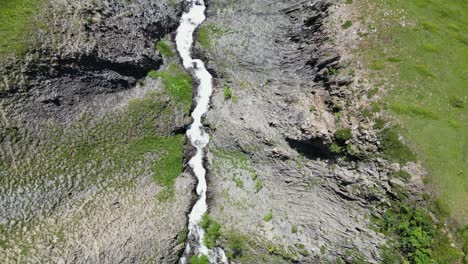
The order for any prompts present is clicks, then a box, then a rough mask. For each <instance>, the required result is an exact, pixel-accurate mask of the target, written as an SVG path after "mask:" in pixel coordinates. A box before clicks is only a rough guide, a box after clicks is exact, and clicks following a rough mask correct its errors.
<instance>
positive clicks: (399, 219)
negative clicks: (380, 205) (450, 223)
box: [379, 201, 461, 264]
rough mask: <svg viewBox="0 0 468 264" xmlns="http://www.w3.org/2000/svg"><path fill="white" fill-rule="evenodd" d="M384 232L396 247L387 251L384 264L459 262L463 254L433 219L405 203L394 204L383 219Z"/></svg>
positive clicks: (381, 221) (381, 222)
mask: <svg viewBox="0 0 468 264" xmlns="http://www.w3.org/2000/svg"><path fill="white" fill-rule="evenodd" d="M379 224H380V226H381V230H382V231H383V232H384V234H386V235H387V236H394V241H395V242H394V244H393V245H392V247H391V248H387V249H386V250H384V254H383V258H384V263H401V262H395V260H401V259H403V260H404V261H402V262H403V263H407V261H408V263H417V264H419V263H421V264H423V263H457V260H459V258H460V257H461V253H460V252H459V251H458V250H457V249H455V248H453V247H451V246H450V244H451V242H450V240H449V239H448V237H447V235H445V234H444V233H443V232H442V231H441V230H440V229H438V228H437V227H436V225H435V223H434V222H433V220H432V218H431V217H430V216H429V214H427V213H426V212H425V211H423V210H422V209H419V208H416V207H413V206H411V205H409V204H408V203H407V202H405V201H401V202H395V204H394V205H393V206H392V208H390V209H389V210H387V211H386V212H385V214H384V215H383V217H382V218H381V220H380V223H379Z"/></svg>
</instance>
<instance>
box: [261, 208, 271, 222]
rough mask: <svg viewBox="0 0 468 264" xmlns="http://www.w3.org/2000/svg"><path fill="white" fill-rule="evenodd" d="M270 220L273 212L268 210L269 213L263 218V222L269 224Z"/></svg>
mask: <svg viewBox="0 0 468 264" xmlns="http://www.w3.org/2000/svg"><path fill="white" fill-rule="evenodd" d="M271 219H273V211H272V210H271V209H270V211H269V212H268V213H267V214H266V215H265V216H264V217H263V221H265V222H270V221H271Z"/></svg>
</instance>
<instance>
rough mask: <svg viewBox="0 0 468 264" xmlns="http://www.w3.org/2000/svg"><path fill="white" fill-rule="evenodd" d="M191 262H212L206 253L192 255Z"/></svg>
mask: <svg viewBox="0 0 468 264" xmlns="http://www.w3.org/2000/svg"><path fill="white" fill-rule="evenodd" d="M189 263H190V264H210V259H208V257H207V256H205V255H200V256H192V257H191V258H190V262H189Z"/></svg>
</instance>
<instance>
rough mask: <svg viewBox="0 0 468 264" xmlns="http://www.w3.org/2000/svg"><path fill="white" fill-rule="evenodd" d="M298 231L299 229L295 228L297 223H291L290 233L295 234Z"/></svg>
mask: <svg viewBox="0 0 468 264" xmlns="http://www.w3.org/2000/svg"><path fill="white" fill-rule="evenodd" d="M298 231H299V229H298V228H297V225H293V226H292V227H291V233H293V234H296V233H297V232H298Z"/></svg>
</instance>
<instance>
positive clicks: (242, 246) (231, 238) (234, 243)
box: [227, 232, 247, 258]
mask: <svg viewBox="0 0 468 264" xmlns="http://www.w3.org/2000/svg"><path fill="white" fill-rule="evenodd" d="M246 241H247V238H246V237H245V236H243V235H241V234H238V233H234V232H230V233H229V234H228V243H227V247H228V249H229V252H228V257H229V258H237V257H240V256H242V254H243V253H244V252H245V251H246V250H247V245H246Z"/></svg>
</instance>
